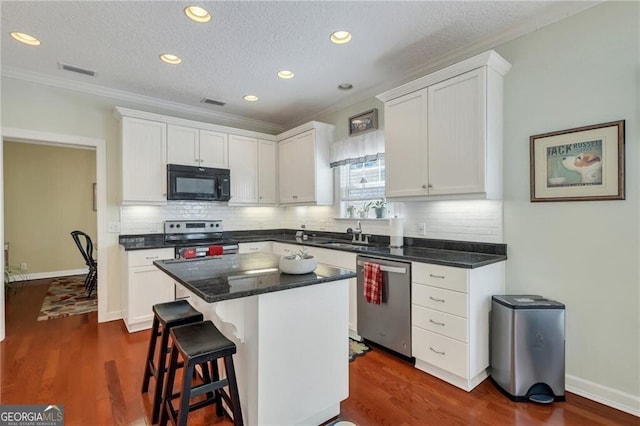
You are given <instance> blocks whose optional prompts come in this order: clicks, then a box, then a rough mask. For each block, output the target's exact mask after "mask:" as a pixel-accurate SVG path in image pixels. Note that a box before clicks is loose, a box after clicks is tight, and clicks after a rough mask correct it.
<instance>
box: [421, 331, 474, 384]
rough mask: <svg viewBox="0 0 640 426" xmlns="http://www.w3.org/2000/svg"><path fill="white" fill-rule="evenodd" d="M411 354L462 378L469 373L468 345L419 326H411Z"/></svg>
mask: <svg viewBox="0 0 640 426" xmlns="http://www.w3.org/2000/svg"><path fill="white" fill-rule="evenodd" d="M411 331H412V334H411V341H412V348H411V349H412V355H413V356H414V357H416V359H419V360H422V361H425V362H428V363H429V364H433V365H435V366H436V367H440V368H442V369H443V370H446V371H448V372H450V373H453V374H455V375H456V376H460V377H463V378H465V379H466V378H467V377H468V375H469V368H468V362H467V360H468V356H469V355H468V345H467V344H466V343H461V342H458V341H457V340H453V339H450V338H448V337H444V336H441V335H439V334H436V333H431V332H430V331H426V330H423V329H421V328H420V327H415V326H413V327H411Z"/></svg>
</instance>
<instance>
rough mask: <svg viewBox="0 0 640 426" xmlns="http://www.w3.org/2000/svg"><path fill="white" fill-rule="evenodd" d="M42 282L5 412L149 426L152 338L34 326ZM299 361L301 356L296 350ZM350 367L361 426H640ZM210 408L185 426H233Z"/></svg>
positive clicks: (14, 299)
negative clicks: (53, 410)
mask: <svg viewBox="0 0 640 426" xmlns="http://www.w3.org/2000/svg"><path fill="white" fill-rule="evenodd" d="M47 286H48V280H41V282H39V284H38V285H28V286H24V287H23V288H21V289H19V290H18V292H17V294H16V295H11V296H10V297H9V298H8V301H7V304H6V313H7V333H6V339H5V341H4V342H2V343H1V344H0V363H1V364H0V378H1V386H0V403H1V404H63V405H64V410H65V420H66V421H65V424H66V425H67V426H70V425H82V426H86V425H146V424H149V422H150V415H149V412H150V395H149V394H144V395H142V394H140V386H141V380H142V372H143V365H144V358H145V355H146V349H147V343H148V338H149V332H148V331H144V332H139V333H134V334H129V333H127V331H126V329H125V327H124V325H123V323H122V321H113V322H109V323H104V324H97V313H95V312H94V313H91V314H83V315H76V316H71V317H67V318H62V319H54V320H48V321H36V318H37V316H38V312H39V310H40V306H41V304H42V300H43V298H44V294H45V293H46V290H47ZM301 354H303V352H301ZM349 365H350V373H349V374H350V377H349V379H350V385H349V386H350V392H349V393H350V396H349V398H348V399H347V400H346V401H344V402H343V403H342V406H341V415H340V417H339V419H340V420H348V421H351V422H353V423H355V424H356V425H359V426H367V425H394V426H396V425H640V418H637V417H634V416H631V415H629V414H626V413H623V412H621V411H618V410H615V409H612V408H609V407H606V406H604V405H601V404H597V403H595V402H593V401H590V400H588V399H585V398H581V397H579V396H576V395H573V394H570V393H568V394H567V395H566V397H567V401H566V402H563V403H554V404H552V405H536V404H529V403H518V404H516V403H514V402H511V401H510V400H509V399H507V398H506V397H504V396H503V395H502V394H501V393H500V392H499V391H498V390H497V389H496V388H495V387H494V386H493V384H492V383H491V382H490V381H488V380H486V381H484V382H483V383H482V384H481V385H480V386H478V387H477V388H476V389H474V390H473V391H472V392H469V393H467V392H464V391H462V390H460V389H457V388H455V387H453V386H451V385H448V384H447V383H444V382H442V381H440V380H438V379H436V378H433V377H431V376H429V375H427V374H425V373H422V372H420V371H418V370H416V369H414V368H413V366H411V365H410V364H409V363H408V362H406V361H404V360H401V359H398V358H396V357H394V356H392V355H390V354H388V353H386V352H384V351H382V350H379V349H377V348H373V349H372V351H370V352H369V353H367V354H366V355H364V356H361V357H358V358H356V360H355V361H354V362H352V363H350V364H349ZM213 411H214V408H213V407H208V408H207V409H204V410H200V411H199V412H194V413H192V414H191V415H190V417H189V424H190V425H205V424H216V425H221V426H222V425H229V424H231V422H230V421H228V420H227V419H218V418H216V417H215V415H214V413H213Z"/></svg>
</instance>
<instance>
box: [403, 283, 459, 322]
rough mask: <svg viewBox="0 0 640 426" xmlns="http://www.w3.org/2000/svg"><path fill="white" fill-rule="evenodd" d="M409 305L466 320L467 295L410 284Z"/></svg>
mask: <svg viewBox="0 0 640 426" xmlns="http://www.w3.org/2000/svg"><path fill="white" fill-rule="evenodd" d="M411 290H412V292H411V303H414V304H416V305H420V306H424V307H425V308H430V309H435V310H437V311H441V312H445V313H448V314H453V315H457V316H459V317H463V318H467V295H466V294H465V293H458V292H456V291H449V290H444V289H441V288H437V287H432V286H430V285H422V284H418V283H412V285H411Z"/></svg>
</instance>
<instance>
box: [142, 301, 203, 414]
mask: <svg viewBox="0 0 640 426" xmlns="http://www.w3.org/2000/svg"><path fill="white" fill-rule="evenodd" d="M202 320H203V316H202V313H201V312H198V311H197V310H195V309H194V308H193V307H192V306H191V305H190V304H189V302H187V301H186V300H176V301H173V302H167V303H158V304H156V305H153V325H152V327H151V338H150V339H149V351H148V353H147V361H146V363H145V368H144V378H143V380H142V393H145V392H148V391H149V380H150V379H151V377H154V378H155V380H156V383H155V392H154V393H153V408H152V409H151V423H153V424H155V423H158V419H159V418H160V404H161V403H162V394H163V391H162V385H163V384H164V376H165V373H166V372H167V366H166V365H167V354H168V353H169V350H170V347H169V330H171V328H173V327H176V326H179V325H185V324H191V323H195V322H201V321H202ZM158 337H161V341H160V348H159V350H158V352H159V355H158V359H157V360H155V359H154V357H155V351H156V346H157V343H158Z"/></svg>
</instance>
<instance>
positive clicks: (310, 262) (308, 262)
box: [280, 256, 318, 275]
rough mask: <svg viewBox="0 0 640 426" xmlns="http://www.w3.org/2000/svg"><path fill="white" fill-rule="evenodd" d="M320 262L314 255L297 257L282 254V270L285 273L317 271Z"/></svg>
mask: <svg viewBox="0 0 640 426" xmlns="http://www.w3.org/2000/svg"><path fill="white" fill-rule="evenodd" d="M316 266H318V262H317V260H316V258H315V257H314V256H309V257H306V258H299V259H296V257H295V256H282V257H281V258H280V271H282V272H284V273H285V274H295V275H301V274H308V273H310V272H313V271H315V269H316Z"/></svg>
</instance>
